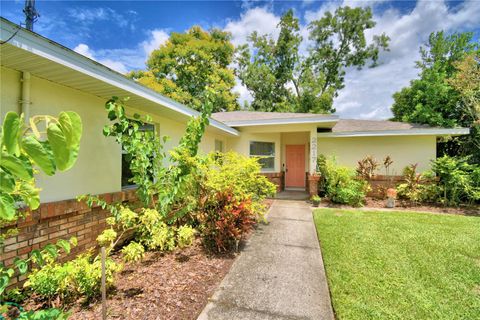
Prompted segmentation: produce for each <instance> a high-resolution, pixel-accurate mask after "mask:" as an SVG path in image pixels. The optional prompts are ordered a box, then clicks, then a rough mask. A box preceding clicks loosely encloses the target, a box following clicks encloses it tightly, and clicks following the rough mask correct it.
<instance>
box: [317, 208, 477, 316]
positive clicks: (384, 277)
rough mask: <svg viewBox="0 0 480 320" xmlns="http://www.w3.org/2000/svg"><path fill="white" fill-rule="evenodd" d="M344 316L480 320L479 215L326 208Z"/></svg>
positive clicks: (336, 299)
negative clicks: (466, 215)
mask: <svg viewBox="0 0 480 320" xmlns="http://www.w3.org/2000/svg"><path fill="white" fill-rule="evenodd" d="M314 219H315V224H316V226H317V233H318V237H319V239H320V245H321V248H322V255H323V259H324V262H325V268H326V271H327V278H328V284H329V286H330V291H331V294H332V300H333V301H332V302H333V306H334V309H335V312H336V315H337V318H338V319H355V320H356V319H449V320H450V319H480V218H479V217H465V216H454V215H435V214H424V213H401V212H375V211H368V212H367V211H361V210H339V209H319V210H316V211H315V213H314Z"/></svg>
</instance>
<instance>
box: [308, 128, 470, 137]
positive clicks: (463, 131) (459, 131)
mask: <svg viewBox="0 0 480 320" xmlns="http://www.w3.org/2000/svg"><path fill="white" fill-rule="evenodd" d="M469 133H470V129H469V128H454V129H445V128H440V129H438V128H426V129H404V130H381V131H344V132H319V133H317V137H318V138H327V137H328V138H351V137H381V136H461V135H467V134H469Z"/></svg>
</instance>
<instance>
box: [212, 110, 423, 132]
mask: <svg viewBox="0 0 480 320" xmlns="http://www.w3.org/2000/svg"><path fill="white" fill-rule="evenodd" d="M322 116H325V117H329V116H330V115H326V114H312V113H288V112H285V113H282V112H259V111H230V112H217V113H214V114H212V118H213V119H215V120H217V121H220V122H224V123H225V124H228V123H229V122H235V121H257V120H275V119H305V118H319V117H322ZM428 128H432V127H430V126H426V125H421V124H414V123H405V122H395V121H388V120H355V119H339V120H338V122H337V123H336V124H335V126H334V127H333V128H332V132H365V131H389V130H411V129H428Z"/></svg>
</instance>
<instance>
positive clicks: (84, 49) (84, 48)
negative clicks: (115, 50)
mask: <svg viewBox="0 0 480 320" xmlns="http://www.w3.org/2000/svg"><path fill="white" fill-rule="evenodd" d="M73 51H75V52H78V53H80V54H81V55H84V56H85V57H87V58H90V59H92V60H95V61H97V62H99V63H101V64H103V65H105V66H107V67H109V68H110V69H113V70H115V71H117V72H120V73H127V72H128V69H127V66H126V65H125V63H123V62H121V61H118V60H112V59H110V58H105V57H104V55H105V54H104V52H102V51H99V52H95V51H93V50H91V49H90V47H89V46H88V45H86V44H84V43H80V44H79V45H77V46H76V47H75V48H74V49H73Z"/></svg>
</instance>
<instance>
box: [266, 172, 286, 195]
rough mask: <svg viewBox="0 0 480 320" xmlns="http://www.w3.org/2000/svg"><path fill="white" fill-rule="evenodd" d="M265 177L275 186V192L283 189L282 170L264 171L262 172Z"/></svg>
mask: <svg viewBox="0 0 480 320" xmlns="http://www.w3.org/2000/svg"><path fill="white" fill-rule="evenodd" d="M262 175H264V176H265V177H267V179H268V180H269V181H270V182H271V183H273V184H275V185H276V186H277V192H280V191H282V190H283V189H284V180H283V172H264V173H262Z"/></svg>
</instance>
